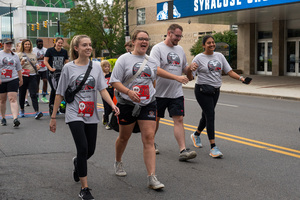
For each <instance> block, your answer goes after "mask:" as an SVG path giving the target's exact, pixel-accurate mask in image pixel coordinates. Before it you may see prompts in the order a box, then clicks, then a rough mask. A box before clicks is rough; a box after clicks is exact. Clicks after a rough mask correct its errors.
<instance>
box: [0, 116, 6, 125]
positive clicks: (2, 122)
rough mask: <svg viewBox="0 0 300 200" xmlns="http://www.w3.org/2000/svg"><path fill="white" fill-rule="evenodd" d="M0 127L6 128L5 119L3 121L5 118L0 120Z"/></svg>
mask: <svg viewBox="0 0 300 200" xmlns="http://www.w3.org/2000/svg"><path fill="white" fill-rule="evenodd" d="M1 125H2V126H6V119H5V118H2V119H1Z"/></svg>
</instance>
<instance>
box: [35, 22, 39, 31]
mask: <svg viewBox="0 0 300 200" xmlns="http://www.w3.org/2000/svg"><path fill="white" fill-rule="evenodd" d="M36 29H37V30H40V23H38V22H37V23H36Z"/></svg>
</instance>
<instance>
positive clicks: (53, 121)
mask: <svg viewBox="0 0 300 200" xmlns="http://www.w3.org/2000/svg"><path fill="white" fill-rule="evenodd" d="M62 100H63V96H61V95H59V94H57V95H56V96H55V101H54V106H53V112H52V115H51V119H50V124H49V126H50V131H51V132H53V133H55V131H56V113H57V112H56V111H57V110H58V108H59V105H60V103H61V101H62Z"/></svg>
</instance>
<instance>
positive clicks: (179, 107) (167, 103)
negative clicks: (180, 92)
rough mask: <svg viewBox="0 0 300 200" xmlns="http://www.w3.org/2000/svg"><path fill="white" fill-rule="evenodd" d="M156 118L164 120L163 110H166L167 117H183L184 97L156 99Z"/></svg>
mask: <svg viewBox="0 0 300 200" xmlns="http://www.w3.org/2000/svg"><path fill="white" fill-rule="evenodd" d="M156 102H157V117H159V118H164V117H165V110H166V109H167V108H168V112H169V116H170V117H172V116H184V97H183V96H181V97H178V98H175V99H173V98H160V97H156Z"/></svg>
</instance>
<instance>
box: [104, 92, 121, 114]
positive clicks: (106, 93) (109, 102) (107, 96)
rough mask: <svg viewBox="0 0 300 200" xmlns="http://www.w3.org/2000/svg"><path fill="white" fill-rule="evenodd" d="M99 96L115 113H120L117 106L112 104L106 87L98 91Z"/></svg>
mask: <svg viewBox="0 0 300 200" xmlns="http://www.w3.org/2000/svg"><path fill="white" fill-rule="evenodd" d="M100 95H101V97H102V98H103V99H104V101H106V103H108V104H109V105H110V107H111V108H112V110H113V111H114V112H115V115H119V114H120V110H119V108H118V107H117V106H116V105H115V104H114V102H113V100H112V99H111V97H110V95H109V93H108V92H107V90H106V88H105V89H103V90H101V91H100Z"/></svg>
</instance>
